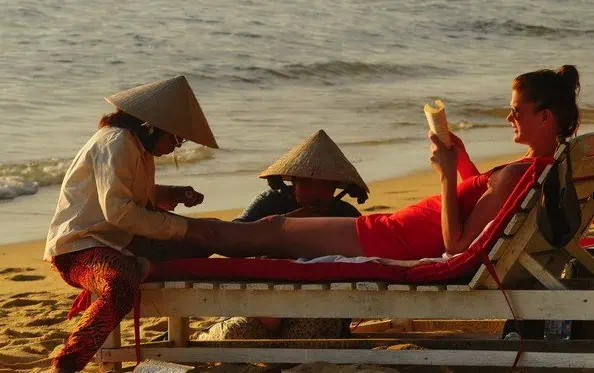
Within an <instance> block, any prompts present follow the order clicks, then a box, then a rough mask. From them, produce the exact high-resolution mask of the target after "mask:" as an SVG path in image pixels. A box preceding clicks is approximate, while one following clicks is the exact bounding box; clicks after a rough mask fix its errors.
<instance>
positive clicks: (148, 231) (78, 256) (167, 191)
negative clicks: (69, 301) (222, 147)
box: [44, 76, 217, 373]
mask: <svg viewBox="0 0 594 373" xmlns="http://www.w3.org/2000/svg"><path fill="white" fill-rule="evenodd" d="M106 99H107V101H108V102H110V103H112V104H113V105H114V106H116V107H117V111H116V112H114V113H112V114H108V115H105V116H104V117H103V118H102V119H101V121H100V124H99V130H98V131H97V132H96V133H95V134H94V135H93V137H92V138H91V139H90V140H89V141H88V142H87V144H86V145H85V146H84V147H83V148H82V149H81V150H80V151H79V153H78V155H77V156H76V157H75V158H74V161H73V162H72V165H71V166H70V168H69V169H68V172H67V173H66V176H65V177H64V182H63V183H62V188H61V190H60V197H59V199H58V206H57V208H56V213H55V215H54V217H53V219H52V222H51V224H50V227H49V233H48V237H47V243H46V247H45V254H44V259H45V260H48V261H51V263H52V266H53V268H54V269H55V270H57V271H58V272H59V273H60V275H61V276H62V278H63V279H64V280H65V281H66V282H67V283H68V284H69V285H71V286H74V287H77V288H82V289H85V290H87V291H90V292H94V293H96V294H99V295H100V297H99V298H98V299H97V301H95V302H94V303H93V304H92V305H91V307H90V308H89V309H87V311H86V312H85V313H84V315H83V316H82V318H81V319H80V321H79V322H78V324H77V325H76V327H75V328H74V331H73V333H72V335H70V337H69V338H68V340H67V341H66V345H65V346H64V348H63V349H62V351H61V352H60V353H59V354H58V355H57V356H56V358H55V359H54V361H53V368H52V369H53V370H52V371H54V372H68V373H70V372H75V371H80V370H83V368H84V367H85V365H86V364H87V363H88V362H89V361H90V360H91V358H92V357H93V355H94V354H95V352H97V350H98V349H99V347H101V345H102V344H103V342H104V341H105V339H106V338H107V336H108V335H109V333H110V332H111V331H112V330H113V329H114V328H115V327H116V326H117V325H118V324H119V322H120V321H121V320H122V319H123V318H124V316H125V315H126V314H127V313H128V312H130V310H131V309H132V305H133V304H134V300H135V297H136V295H137V294H138V292H139V290H138V285H139V284H140V282H141V279H142V277H143V267H146V266H144V265H143V264H146V261H142V260H138V257H135V255H136V254H139V255H141V256H143V257H146V258H149V259H150V260H152V261H161V260H166V259H174V258H180V257H185V256H188V252H189V251H188V250H186V249H185V248H184V245H180V241H183V239H184V236H185V234H186V231H187V221H186V219H185V218H183V217H181V216H176V215H173V214H171V213H168V212H165V211H162V210H173V209H174V208H175V206H176V205H177V204H178V203H184V204H185V205H186V206H194V205H196V204H199V203H201V202H202V198H203V196H202V195H201V194H199V193H197V192H196V191H194V189H192V188H191V187H177V186H176V187H173V186H162V185H155V164H154V158H153V157H159V156H162V155H164V154H169V153H171V152H173V151H174V150H175V148H178V147H180V146H181V145H182V144H183V143H184V142H185V140H186V139H187V140H191V141H194V142H196V143H199V144H203V145H206V146H210V147H214V148H216V147H217V144H216V142H215V139H214V137H213V135H212V132H211V131H210V128H209V126H208V122H207V121H206V118H205V117H204V114H203V113H202V110H201V108H200V105H199V104H198V101H197V100H196V97H195V96H194V93H193V92H192V89H191V88H190V86H189V85H188V82H187V80H186V78H185V77H183V76H179V77H176V78H173V79H170V80H165V81H159V82H154V83H151V84H147V85H144V86H140V87H136V88H133V89H130V90H127V91H123V92H120V93H117V94H115V95H113V96H110V97H108V98H106ZM173 243H174V244H173ZM145 269H146V268H145ZM87 294H88V293H87Z"/></svg>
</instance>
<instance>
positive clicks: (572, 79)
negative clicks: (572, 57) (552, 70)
mask: <svg viewBox="0 0 594 373" xmlns="http://www.w3.org/2000/svg"><path fill="white" fill-rule="evenodd" d="M557 75H559V77H560V78H561V79H563V81H564V82H565V83H566V84H567V85H568V86H570V87H572V88H573V90H574V91H575V92H576V93H578V92H579V91H580V74H579V73H578V71H577V68H576V67H575V66H574V65H563V66H561V67H560V68H559V69H557Z"/></svg>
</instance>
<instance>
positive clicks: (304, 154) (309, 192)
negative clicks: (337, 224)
mask: <svg viewBox="0 0 594 373" xmlns="http://www.w3.org/2000/svg"><path fill="white" fill-rule="evenodd" d="M259 177H260V178H263V179H266V180H267V181H268V185H269V186H270V189H268V190H266V191H264V192H262V193H260V194H259V195H258V196H257V197H256V198H255V199H254V200H253V201H252V203H251V204H250V205H249V206H248V208H247V209H245V210H244V211H243V213H242V214H241V216H239V217H238V218H237V219H235V220H234V221H236V222H251V221H256V220H259V219H261V218H264V217H266V216H270V215H286V216H293V217H296V216H313V215H316V216H337V217H338V216H343V217H345V216H350V217H357V216H360V215H361V214H360V213H359V211H358V210H357V209H356V208H355V207H354V206H352V205H351V204H349V203H348V202H345V201H342V200H341V198H342V197H343V196H344V195H345V194H346V193H350V194H351V196H352V197H354V198H357V199H358V201H359V203H363V202H364V201H365V200H366V199H367V192H368V190H369V189H368V188H367V185H365V182H364V181H363V179H362V178H361V176H359V173H358V172H357V170H356V169H355V167H354V166H353V165H352V164H351V163H350V162H349V160H348V159H347V158H346V157H345V156H344V154H343V153H342V151H341V150H340V149H339V147H338V146H337V145H336V143H334V141H332V139H331V138H330V137H329V136H328V135H327V134H326V132H324V131H323V130H319V131H317V132H316V133H314V134H312V135H311V136H309V137H307V138H306V139H305V140H304V141H303V142H301V143H300V144H299V145H297V146H295V147H294V148H293V149H291V150H289V152H287V153H286V154H285V155H283V156H282V157H281V158H280V159H278V160H277V161H276V162H274V163H273V164H272V165H271V166H270V167H268V168H267V169H266V170H264V171H263V172H262V173H261V174H260V176H259ZM286 181H290V182H291V183H292V185H291V186H289V185H287V184H286V183H285V182H286ZM336 189H342V192H341V193H339V194H338V195H336V196H335V193H336Z"/></svg>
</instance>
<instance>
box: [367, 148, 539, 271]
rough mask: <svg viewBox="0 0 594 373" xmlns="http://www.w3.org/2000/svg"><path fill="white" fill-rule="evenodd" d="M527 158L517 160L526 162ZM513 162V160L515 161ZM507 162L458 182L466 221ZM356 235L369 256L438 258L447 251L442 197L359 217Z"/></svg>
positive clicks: (463, 217)
mask: <svg viewBox="0 0 594 373" xmlns="http://www.w3.org/2000/svg"><path fill="white" fill-rule="evenodd" d="M527 161H530V159H529V158H524V159H521V160H519V161H516V162H527ZM516 162H514V163H516ZM505 166H507V164H504V165H501V166H497V167H495V168H493V169H491V170H489V171H487V172H485V173H483V174H479V175H476V176H472V177H469V178H467V179H466V180H464V181H462V182H461V183H459V184H458V203H459V204H460V217H461V219H462V221H466V219H468V217H469V216H470V213H471V212H472V210H473V209H474V206H475V205H476V203H477V202H478V200H479V199H480V198H481V197H482V195H483V194H485V192H486V191H487V189H488V185H487V184H488V182H489V177H491V174H492V173H493V172H494V171H495V170H498V169H501V168H503V167H505ZM356 228H357V235H358V236H359V241H360V242H361V246H362V247H363V251H364V252H365V255H366V256H376V257H381V258H390V259H399V260H415V259H421V258H438V257H441V255H442V254H443V253H444V252H445V245H444V243H443V235H442V232H441V196H440V195H436V196H431V197H428V198H425V199H423V200H421V201H420V202H418V203H416V204H414V205H411V206H408V207H405V208H403V209H402V210H399V211H397V212H395V213H392V214H373V215H364V216H361V217H359V218H357V223H356Z"/></svg>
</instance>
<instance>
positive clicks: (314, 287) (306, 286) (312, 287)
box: [301, 284, 330, 291]
mask: <svg viewBox="0 0 594 373" xmlns="http://www.w3.org/2000/svg"><path fill="white" fill-rule="evenodd" d="M329 289H330V284H303V285H301V290H314V291H319V290H329Z"/></svg>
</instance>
